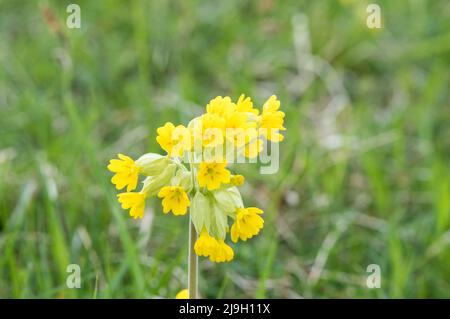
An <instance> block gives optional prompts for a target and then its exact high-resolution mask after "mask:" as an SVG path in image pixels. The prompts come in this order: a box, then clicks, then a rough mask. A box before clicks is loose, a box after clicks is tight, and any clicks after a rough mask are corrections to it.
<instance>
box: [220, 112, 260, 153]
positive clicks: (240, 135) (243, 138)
mask: <svg viewBox="0 0 450 319" xmlns="http://www.w3.org/2000/svg"><path fill="white" fill-rule="evenodd" d="M225 125H226V137H227V139H228V140H229V141H231V142H233V144H234V145H236V146H237V147H241V146H243V145H244V144H245V143H246V142H247V141H248V140H249V138H251V136H252V133H253V132H254V135H255V136H256V129H255V128H254V127H255V126H256V123H251V122H247V115H246V114H245V113H239V112H235V113H233V114H231V115H230V116H229V117H228V118H227V120H226V124H225Z"/></svg>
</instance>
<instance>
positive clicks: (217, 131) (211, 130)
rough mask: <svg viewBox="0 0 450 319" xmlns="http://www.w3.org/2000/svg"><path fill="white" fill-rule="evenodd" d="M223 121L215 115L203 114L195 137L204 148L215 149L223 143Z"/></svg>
mask: <svg viewBox="0 0 450 319" xmlns="http://www.w3.org/2000/svg"><path fill="white" fill-rule="evenodd" d="M224 132H225V119H224V118H222V117H220V116H219V115H217V114H204V115H203V116H202V117H201V119H200V125H199V126H198V127H197V128H196V137H197V138H200V140H201V141H202V145H203V146H205V147H215V146H217V145H221V144H223V142H224Z"/></svg>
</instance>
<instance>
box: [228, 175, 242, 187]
mask: <svg viewBox="0 0 450 319" xmlns="http://www.w3.org/2000/svg"><path fill="white" fill-rule="evenodd" d="M244 182H245V178H244V176H242V175H232V176H231V178H230V183H231V184H232V185H233V186H241V185H244Z"/></svg>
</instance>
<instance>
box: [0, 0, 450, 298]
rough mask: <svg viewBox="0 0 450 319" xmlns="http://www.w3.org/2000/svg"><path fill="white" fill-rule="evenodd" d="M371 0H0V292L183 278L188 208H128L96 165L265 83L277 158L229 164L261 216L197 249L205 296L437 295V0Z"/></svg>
mask: <svg viewBox="0 0 450 319" xmlns="http://www.w3.org/2000/svg"><path fill="white" fill-rule="evenodd" d="M72 2H76V3H78V4H79V5H80V7H81V29H68V28H67V27H66V18H67V16H68V13H66V6H67V5H68V4H70V3H72ZM370 2H372V1H370ZM370 2H369V1H351V0H346V1H344V0H341V1H298V0H292V1H273V0H263V1H237V0H236V1H81V0H80V1H56V0H54V1H12V0H8V1H1V2H0V38H1V41H0V65H1V69H0V70H1V71H0V297H2V298H36V297H39V298H78V297H84V298H119V297H127V298H128V297H129V298H132V297H139V298H151V297H163V298H167V297H170V298H173V297H174V296H175V294H176V293H177V292H178V291H179V290H181V289H182V288H185V287H186V284H187V238H188V221H189V219H188V216H187V215H186V216H184V217H174V216H173V215H164V214H163V213H162V209H161V206H160V205H161V204H160V202H159V201H156V200H153V201H150V205H148V208H147V211H146V216H145V218H144V219H143V220H137V221H135V220H132V219H131V218H129V216H128V213H127V212H125V211H123V210H122V209H121V208H120V207H119V204H118V203H117V202H116V191H115V189H114V186H113V185H112V184H111V183H110V178H111V174H110V173H109V172H108V171H107V169H106V165H107V162H108V160H109V159H110V158H113V157H115V156H116V154H117V153H119V152H123V153H125V154H129V155H130V156H132V157H134V158H136V157H137V156H139V155H141V154H143V153H145V152H161V150H160V149H159V146H158V145H157V143H156V141H155V132H156V128H157V127H159V126H162V125H163V124H164V123H165V122H166V121H172V122H175V123H182V124H185V125H186V124H187V122H188V121H189V120H190V119H191V118H193V117H194V116H197V115H199V114H200V113H201V112H202V108H203V107H204V106H205V105H206V103H207V102H208V101H209V100H210V99H211V98H213V97H215V96H216V95H230V96H232V97H234V98H237V97H238V96H239V95H240V94H241V93H246V94H247V95H250V96H252V97H253V98H254V101H255V104H256V105H257V106H258V107H260V106H261V105H262V103H263V102H264V101H265V100H266V99H267V98H268V97H269V96H270V95H271V94H277V96H278V97H279V99H280V100H281V102H282V109H283V111H284V112H286V127H287V131H286V134H285V135H286V138H285V141H284V142H283V143H282V144H281V148H280V151H281V159H280V161H281V165H280V170H279V172H278V173H276V174H273V175H261V174H260V173H259V170H258V166H257V165H240V166H235V167H234V169H235V171H237V172H240V173H242V174H244V175H245V176H246V177H247V181H246V185H245V186H244V187H243V188H242V193H243V196H244V200H245V202H246V204H247V205H248V206H258V207H261V208H262V209H263V210H264V211H265V214H264V217H265V220H266V223H265V228H264V229H263V231H262V233H261V234H260V235H259V236H257V237H255V238H254V239H252V240H250V241H249V242H247V243H246V244H245V245H244V244H238V245H233V248H234V250H235V252H236V256H235V259H234V260H233V261H232V262H231V263H228V264H211V263H210V262H209V261H207V260H206V259H204V258H200V291H201V295H202V296H203V297H208V298H221V297H230V298H231V297H239V298H240V297H248V298H254V297H268V298H272V297H273V298H301V297H308V298H311V297H313V298H363V297H371V298H390V297H419V298H421V297H449V296H450V295H449V292H450V251H449V248H450V230H449V229H450V172H449V166H450V102H449V101H450V98H449V96H450V94H449V89H450V72H449V70H450V67H449V66H450V19H449V17H450V3H449V2H448V1H445V0H442V1H421V0H411V1H377V3H378V4H379V5H380V7H381V14H382V24H383V28H382V29H379V30H377V29H372V30H371V29H369V28H368V27H367V26H366V18H367V15H368V14H367V13H366V7H367V5H368V4H369V3H370ZM69 264H78V265H79V266H80V267H81V276H82V286H81V288H80V289H68V288H67V286H66V278H67V276H68V275H69V274H68V273H67V272H66V267H67V265H69ZM370 264H378V265H379V266H380V268H381V276H382V279H381V288H379V289H369V288H368V287H367V286H366V278H367V276H368V275H369V273H367V272H366V269H367V266H368V265H370Z"/></svg>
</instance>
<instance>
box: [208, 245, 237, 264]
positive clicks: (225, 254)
mask: <svg viewBox="0 0 450 319" xmlns="http://www.w3.org/2000/svg"><path fill="white" fill-rule="evenodd" d="M233 257H234V252H233V249H232V248H231V247H230V246H228V245H227V244H225V242H224V241H223V240H218V241H217V245H216V247H215V249H213V250H212V251H211V254H210V255H209V260H211V261H213V262H216V263H221V262H224V261H231V260H232V259H233Z"/></svg>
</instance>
